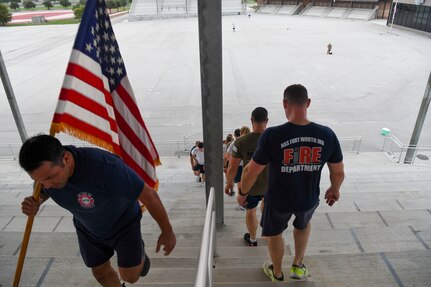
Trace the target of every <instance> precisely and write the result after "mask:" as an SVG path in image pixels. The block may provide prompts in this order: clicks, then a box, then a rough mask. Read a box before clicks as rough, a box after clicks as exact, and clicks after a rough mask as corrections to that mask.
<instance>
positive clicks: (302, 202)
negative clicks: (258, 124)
mask: <svg viewBox="0 0 431 287" xmlns="http://www.w3.org/2000/svg"><path fill="white" fill-rule="evenodd" d="M253 160H254V161H255V162H256V163H258V164H260V165H266V164H269V178H268V192H267V193H266V195H265V201H268V202H270V204H271V207H272V208H274V209H275V210H277V211H278V212H282V213H284V212H286V213H290V212H302V211H307V210H309V209H311V208H312V207H313V206H314V205H315V204H316V203H317V202H319V194H320V187H319V184H320V174H321V172H322V169H323V166H324V165H325V163H326V162H330V163H338V162H341V161H342V160H343V154H342V152H341V148H340V143H339V142H338V139H337V136H336V135H335V133H334V132H333V131H332V130H331V129H330V128H328V127H326V126H322V125H319V124H316V123H313V122H311V123H310V124H308V125H305V126H300V125H295V124H293V123H289V122H288V123H285V124H283V125H280V126H277V127H271V128H268V129H266V130H265V131H264V132H263V134H262V135H261V137H260V139H259V143H258V146H257V149H256V151H255V153H254V155H253Z"/></svg>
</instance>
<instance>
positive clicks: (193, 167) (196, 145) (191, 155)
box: [189, 141, 201, 182]
mask: <svg viewBox="0 0 431 287" xmlns="http://www.w3.org/2000/svg"><path fill="white" fill-rule="evenodd" d="M199 143H200V141H196V142H195V145H194V146H193V147H192V148H191V149H190V153H189V156H190V165H191V167H192V170H193V174H194V175H195V176H196V181H197V182H200V181H201V177H200V172H199V169H197V168H198V167H196V166H195V160H194V156H193V151H194V150H195V149H196V148H197V147H198V144H199Z"/></svg>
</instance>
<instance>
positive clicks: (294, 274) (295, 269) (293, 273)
mask: <svg viewBox="0 0 431 287" xmlns="http://www.w3.org/2000/svg"><path fill="white" fill-rule="evenodd" d="M308 276H310V272H308V269H307V267H305V265H304V264H302V267H299V266H298V265H295V264H292V267H290V278H292V279H303V278H305V277H308Z"/></svg>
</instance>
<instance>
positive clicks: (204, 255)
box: [193, 187, 216, 287]
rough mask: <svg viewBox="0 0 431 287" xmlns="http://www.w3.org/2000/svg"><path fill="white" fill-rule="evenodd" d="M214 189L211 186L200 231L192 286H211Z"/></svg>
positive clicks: (213, 249) (213, 248) (213, 243)
mask: <svg viewBox="0 0 431 287" xmlns="http://www.w3.org/2000/svg"><path fill="white" fill-rule="evenodd" d="M214 197H215V189H214V187H211V189H210V194H209V197H208V205H207V211H206V216H205V224H204V230H203V232H202V242H201V249H200V252H199V262H198V269H197V271H196V277H195V282H194V285H193V286H194V287H211V286H212V268H213V259H214V254H215V252H216V244H215V243H216V241H215V226H216V222H215V217H216V216H215V200H214Z"/></svg>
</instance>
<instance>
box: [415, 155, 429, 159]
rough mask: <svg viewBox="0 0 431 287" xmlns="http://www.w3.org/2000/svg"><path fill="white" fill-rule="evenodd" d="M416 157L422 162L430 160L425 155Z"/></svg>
mask: <svg viewBox="0 0 431 287" xmlns="http://www.w3.org/2000/svg"><path fill="white" fill-rule="evenodd" d="M416 157H417V158H418V159H420V160H429V159H430V158H429V157H427V156H426V155H424V154H417V155H416Z"/></svg>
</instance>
